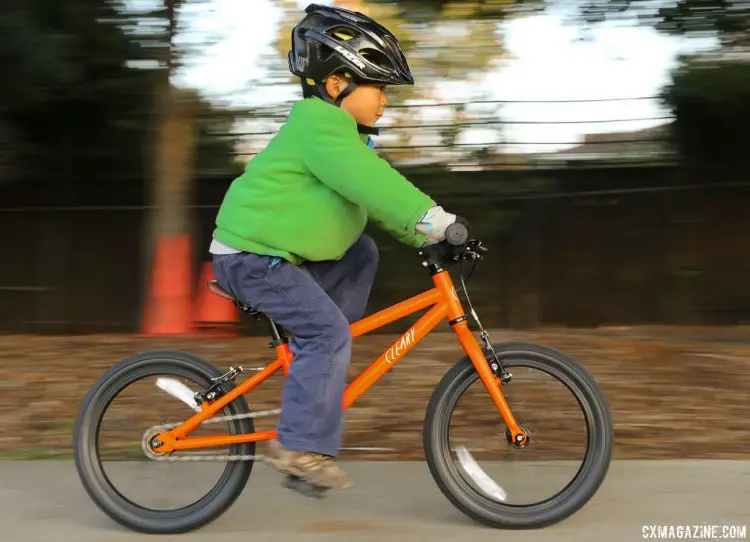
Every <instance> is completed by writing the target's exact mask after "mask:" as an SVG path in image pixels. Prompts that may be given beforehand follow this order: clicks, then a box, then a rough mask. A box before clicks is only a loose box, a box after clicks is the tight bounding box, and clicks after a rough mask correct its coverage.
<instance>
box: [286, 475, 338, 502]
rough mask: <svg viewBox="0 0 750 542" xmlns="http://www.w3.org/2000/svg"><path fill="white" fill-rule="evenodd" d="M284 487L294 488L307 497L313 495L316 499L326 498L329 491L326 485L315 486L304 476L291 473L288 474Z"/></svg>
mask: <svg viewBox="0 0 750 542" xmlns="http://www.w3.org/2000/svg"><path fill="white" fill-rule="evenodd" d="M284 487H286V488H287V489H292V490H294V491H296V492H297V493H300V494H302V495H304V496H305V497H313V498H316V499H323V498H325V496H326V492H327V491H328V489H327V488H325V487H320V486H315V485H313V484H311V483H310V482H307V481H305V480H303V479H302V478H299V477H297V476H291V475H290V476H287V477H286V480H284Z"/></svg>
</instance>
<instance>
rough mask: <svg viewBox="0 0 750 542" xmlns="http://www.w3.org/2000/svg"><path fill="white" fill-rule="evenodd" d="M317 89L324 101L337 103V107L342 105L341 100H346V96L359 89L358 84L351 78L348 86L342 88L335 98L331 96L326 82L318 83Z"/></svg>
mask: <svg viewBox="0 0 750 542" xmlns="http://www.w3.org/2000/svg"><path fill="white" fill-rule="evenodd" d="M315 89H316V90H317V91H318V96H319V97H320V98H321V99H322V100H323V101H326V102H328V103H329V104H332V105H335V106H336V107H341V102H343V101H344V98H346V97H347V96H349V94H351V93H352V92H354V91H355V90H357V84H356V83H355V82H354V81H352V80H351V79H349V84H348V85H346V88H345V89H344V90H342V91H341V92H340V93H339V95H338V96H337V97H336V98H335V99H334V98H331V96H330V95H329V94H328V91H327V90H326V84H325V83H322V82H321V83H316V85H315Z"/></svg>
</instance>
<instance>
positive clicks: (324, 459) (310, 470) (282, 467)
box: [263, 440, 353, 489]
mask: <svg viewBox="0 0 750 542" xmlns="http://www.w3.org/2000/svg"><path fill="white" fill-rule="evenodd" d="M263 462H264V463H265V464H266V465H268V466H269V467H271V468H273V469H275V470H277V471H279V472H281V473H283V474H287V475H290V476H296V477H297V478H300V479H302V480H304V481H305V482H307V483H308V484H310V485H312V486H315V487H319V488H325V489H346V488H348V487H351V486H352V485H353V483H352V481H351V480H350V479H349V476H348V475H347V474H346V472H344V470H342V469H341V467H339V466H338V465H337V464H336V461H335V460H334V458H332V457H330V456H327V455H323V454H318V453H314V452H301V451H296V450H285V449H284V448H282V447H281V445H280V444H279V443H278V441H276V440H272V441H270V442H269V443H268V452H266V454H264V456H263Z"/></svg>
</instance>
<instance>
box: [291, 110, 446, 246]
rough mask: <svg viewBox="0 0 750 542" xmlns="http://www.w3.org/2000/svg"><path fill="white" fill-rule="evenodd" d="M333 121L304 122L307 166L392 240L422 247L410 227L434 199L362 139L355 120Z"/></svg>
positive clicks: (423, 240)
mask: <svg viewBox="0 0 750 542" xmlns="http://www.w3.org/2000/svg"><path fill="white" fill-rule="evenodd" d="M336 113H343V112H341V111H337V112H336ZM346 115H348V113H346ZM337 120H338V122H330V123H329V122H325V121H324V122H318V123H316V124H315V125H314V126H308V131H307V139H306V141H307V144H306V145H305V165H306V167H307V168H308V169H309V170H310V172H311V173H312V174H313V175H315V177H316V178H318V179H319V180H320V181H321V182H322V183H324V184H325V185H327V186H329V187H330V188H331V189H333V190H335V191H336V192H338V193H339V194H341V195H342V196H343V197H344V198H346V199H348V200H350V201H352V202H354V203H356V204H357V205H359V206H361V207H363V208H364V209H365V210H366V211H367V215H368V217H369V218H371V219H372V220H373V221H374V222H375V223H377V224H378V225H379V226H380V227H381V228H383V229H384V230H385V231H387V232H389V233H390V234H391V235H393V236H394V237H395V238H396V239H398V240H399V241H401V242H402V243H405V244H407V245H411V246H414V247H421V246H422V245H423V244H424V242H425V239H426V238H425V236H423V235H421V234H419V233H417V232H416V231H415V230H414V227H415V225H416V223H417V221H418V220H419V219H420V218H421V216H422V215H423V214H424V213H426V212H427V210H428V209H429V208H430V207H432V206H434V205H435V202H434V201H433V200H432V198H430V197H429V196H428V195H426V194H424V193H423V192H422V191H420V190H419V189H418V188H417V187H416V186H414V185H413V184H412V183H411V182H409V181H408V180H407V179H406V178H405V177H404V176H403V175H401V174H400V173H399V172H398V171H396V170H395V169H394V168H393V167H391V165H390V164H389V163H388V162H387V161H386V160H384V159H382V158H380V157H379V156H378V155H377V154H375V153H374V152H373V151H372V149H370V148H369V147H368V146H367V145H366V144H364V143H363V142H362V140H361V139H360V138H359V134H358V133H357V130H356V123H355V122H354V120H353V119H351V120H352V123H351V127H350V126H348V125H347V126H344V125H342V122H341V120H340V118H339V119H337Z"/></svg>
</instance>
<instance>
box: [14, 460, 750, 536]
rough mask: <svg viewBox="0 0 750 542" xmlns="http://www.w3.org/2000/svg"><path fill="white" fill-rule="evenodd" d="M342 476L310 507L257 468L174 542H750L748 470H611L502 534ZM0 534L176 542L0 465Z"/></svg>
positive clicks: (363, 478)
mask: <svg viewBox="0 0 750 542" xmlns="http://www.w3.org/2000/svg"><path fill="white" fill-rule="evenodd" d="M158 466H159V467H161V466H164V465H158ZM345 466H346V468H347V469H348V470H349V471H350V472H351V474H352V476H353V478H355V481H356V486H355V487H354V488H352V489H349V490H347V491H345V492H339V493H337V494H332V495H331V496H329V497H328V498H327V499H325V500H314V499H309V498H305V497H303V496H300V495H298V494H297V493H294V492H292V491H290V490H288V489H285V488H282V487H281V485H280V478H279V477H278V476H277V475H276V474H275V473H273V472H270V471H268V470H267V469H266V468H264V467H263V466H262V465H260V464H258V465H256V467H255V469H254V471H253V475H252V477H251V479H250V483H249V484H248V486H247V487H246V489H245V491H244V493H243V494H242V496H241V497H240V498H239V500H238V501H237V502H236V503H235V504H234V506H233V507H232V508H231V509H230V510H229V511H228V512H226V513H225V514H224V515H223V516H221V517H220V518H219V519H218V520H216V521H215V522H213V523H211V524H210V525H208V526H206V527H204V528H203V529H201V530H199V531H194V532H191V533H186V534H182V535H177V536H178V538H179V540H180V541H183V540H184V541H186V542H188V541H198V540H200V541H201V542H213V541H219V540H221V541H225V542H226V541H227V540H243V541H253V542H271V541H273V542H285V541H296V542H306V541H322V540H325V541H360V540H362V541H364V540H373V541H381V540H396V541H402V540H419V541H427V540H429V541H430V542H440V541H445V540H462V541H463V540H467V541H472V542H483V541H493V542H496V541H500V540H511V539H512V540H514V541H516V540H521V541H547V540H549V541H558V542H566V541H574V540H575V541H576V542H582V541H592V542H602V541H605V542H619V541H633V540H644V539H652V538H651V537H652V536H653V532H651V531H650V530H649V528H648V527H647V526H649V525H667V526H669V525H673V526H676V525H704V526H705V525H716V526H717V528H716V530H715V531H714V533H715V535H716V536H717V537H719V538H721V537H722V532H723V531H722V528H723V526H725V525H726V526H729V525H739V526H744V528H745V536H744V539H748V538H750V533H748V531H750V529H749V528H748V527H750V461H619V462H613V464H612V466H611V468H610V473H609V475H608V477H607V479H606V480H605V482H604V484H603V486H602V488H601V489H600V491H599V493H597V495H596V496H595V497H594V498H593V499H592V500H591V501H590V502H589V504H588V505H587V506H585V507H584V508H583V509H582V510H580V511H579V512H578V513H577V514H575V515H574V516H572V517H570V518H569V519H567V520H565V521H563V522H562V523H559V524H557V525H554V526H551V527H547V528H545V529H541V530H534V531H502V530H497V529H492V528H489V527H485V526H482V525H479V524H477V523H475V522H473V521H472V520H471V519H469V518H467V517H465V516H464V515H463V514H462V513H461V512H460V511H458V510H457V509H455V508H454V507H453V506H452V505H451V504H450V502H448V501H447V500H446V499H445V498H444V497H443V495H442V494H441V493H440V492H439V490H438V489H437V486H436V485H435V484H434V483H433V481H432V478H431V477H430V475H429V472H428V470H427V466H426V465H425V464H424V463H420V462H414V463H410V462H404V463H391V462H356V463H345ZM211 468H213V469H215V468H216V466H215V465H212V466H206V465H197V464H195V463H193V464H190V465H188V466H185V465H184V464H183V465H181V466H180V470H179V472H180V473H182V475H181V477H179V478H177V477H175V476H171V475H170V476H168V477H166V478H165V479H166V480H170V482H168V483H169V484H170V485H171V487H172V488H174V489H175V491H173V492H172V494H175V495H176V494H178V493H180V494H182V495H184V494H186V493H187V492H188V491H189V489H190V488H191V487H193V486H196V485H200V482H201V479H202V478H203V477H205V476H208V474H210V469H211ZM118 469H119V471H120V472H119V473H118V477H120V478H121V479H122V481H123V482H122V483H124V484H125V485H126V486H127V489H128V490H130V491H137V492H139V493H140V494H144V492H148V488H149V487H151V488H157V487H158V488H160V489H161V490H163V484H165V482H164V481H162V480H161V478H160V476H161V475H162V474H163V472H161V471H156V470H150V469H152V467H147V466H144V465H143V464H142V463H141V464H134V463H121V464H118ZM188 472H189V473H190V474H189V475H188V474H186V473H188ZM529 478H530V479H531V480H532V483H536V484H537V485H538V484H543V483H544V481H545V480H548V479H551V478H554V476H549V475H547V474H545V473H543V472H539V473H538V475H537V476H534V475H532V476H530V477H529ZM181 488H184V491H181ZM0 526H2V529H1V530H0V540H2V541H9V542H10V541H12V542H27V541H28V542H41V541H44V542H57V541H65V542H68V541H70V542H92V541H97V542H120V541H134V540H135V541H137V540H167V539H172V540H174V539H176V538H175V536H155V535H143V534H138V533H134V532H131V531H128V530H127V529H125V528H124V527H121V526H119V525H118V524H116V523H114V522H113V521H111V520H110V519H109V518H108V517H106V516H105V515H104V514H103V513H102V512H100V511H99V509H98V508H97V507H96V506H95V505H94V504H93V502H92V501H91V500H90V499H89V498H88V495H87V494H86V493H85V491H84V490H83V488H82V486H81V484H80V481H79V480H78V477H77V474H76V471H75V467H74V466H73V464H72V462H69V461H35V462H32V461H5V462H0ZM644 529H645V533H646V535H647V536H646V537H644ZM693 534H694V533H693ZM698 534H700V533H698ZM703 539H705V535H703ZM735 539H742V538H741V537H740V538H735Z"/></svg>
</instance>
